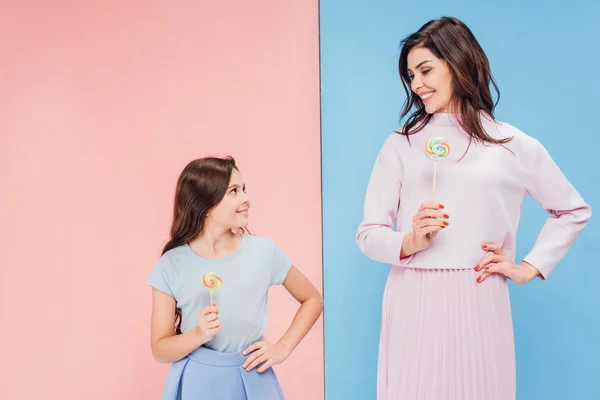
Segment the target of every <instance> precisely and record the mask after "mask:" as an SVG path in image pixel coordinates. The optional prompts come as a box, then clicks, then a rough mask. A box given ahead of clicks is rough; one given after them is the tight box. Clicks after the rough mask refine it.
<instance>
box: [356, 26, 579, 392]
mask: <svg viewBox="0 0 600 400" xmlns="http://www.w3.org/2000/svg"><path fill="white" fill-rule="evenodd" d="M399 69H400V76H401V78H402V82H403V84H404V87H405V89H406V91H407V98H408V99H407V103H406V107H405V109H404V112H403V117H404V116H405V115H407V114H408V113H409V112H410V111H411V110H412V113H411V115H410V116H409V118H408V121H407V122H406V124H405V125H404V126H403V127H402V129H401V130H400V131H399V132H397V133H393V134H392V135H390V136H389V137H388V139H387V140H386V141H385V143H384V144H383V147H382V148H381V150H380V152H379V154H378V156H377V160H376V161H375V166H374V168H373V171H372V175H371V179H370V182H369V185H368V188H367V193H366V196H365V205H364V217H363V221H362V223H361V224H360V226H359V228H358V231H357V242H358V245H359V246H360V248H361V250H362V251H363V253H364V254H366V255H367V256H368V257H370V258H372V259H374V260H376V261H380V262H384V263H389V264H392V268H391V270H390V274H389V277H388V280H387V283H386V287H385V292H384V298H383V318H382V327H381V340H380V348H379V371H378V382H377V392H378V395H377V398H378V399H380V400H397V399H435V400H482V399H485V400H509V399H514V398H515V395H516V394H515V392H516V388H515V386H516V385H515V384H516V381H515V378H516V374H515V354H514V339H513V327H512V316H511V309H510V300H509V296H508V285H507V279H511V280H513V281H514V282H516V283H519V284H525V283H527V282H529V281H531V280H532V279H534V278H535V277H539V278H540V279H546V278H547V277H548V276H549V275H550V273H551V272H552V270H553V269H554V268H555V267H556V265H557V264H558V263H559V261H560V260H561V259H562V258H563V257H564V255H565V254H566V252H567V251H568V250H569V248H570V247H571V245H572V244H573V242H574V241H575V239H576V238H577V236H578V235H579V233H580V232H581V230H582V229H583V228H584V227H585V225H586V223H587V222H588V220H589V218H590V216H591V208H590V206H589V205H588V204H586V202H585V201H584V200H583V199H582V198H581V196H580V195H579V193H577V191H576V190H575V188H574V187H573V186H572V185H571V183H570V182H569V181H568V180H567V179H566V178H565V176H564V175H563V173H562V172H561V170H560V169H559V168H558V166H557V165H556V164H555V163H554V161H553V160H552V158H551V157H550V155H549V154H548V152H547V151H546V149H545V148H544V147H543V146H542V144H541V143H540V142H539V141H537V140H536V139H534V138H533V137H531V136H528V135H527V134H525V133H523V132H521V131H520V130H518V129H517V128H515V127H513V126H511V125H509V124H507V123H500V122H498V121H496V120H495V119H494V117H493V110H494V103H493V101H492V96H491V93H490V87H489V85H490V84H493V85H494V86H495V83H494V81H493V79H492V76H491V73H490V67H489V64H488V59H487V57H486V55H485V53H484V52H483V50H482V48H481V47H480V45H479V43H478V42H477V40H476V39H475V37H474V36H473V34H472V33H471V31H470V30H469V28H468V27H467V26H466V25H465V24H464V23H462V22H461V21H460V20H458V19H456V18H441V19H439V20H436V21H430V22H429V23H427V24H425V25H424V26H423V27H422V28H421V29H420V30H419V31H418V32H415V33H414V34H412V35H410V36H409V37H408V38H407V39H406V40H405V41H404V43H403V47H402V50H401V52H400V60H399ZM436 137H442V138H444V139H443V141H445V142H446V143H447V144H449V145H450V148H451V151H450V153H447V154H445V155H446V157H445V158H443V159H441V160H440V161H439V162H438V164H439V165H438V166H437V185H436V189H435V199H436V201H432V197H433V193H432V183H433V175H434V164H433V161H432V160H430V159H429V158H428V157H427V156H426V154H425V146H426V143H428V141H429V139H430V138H436ZM444 147H445V145H444V144H441V146H439V147H438V148H434V149H433V150H434V151H436V152H437V151H439V152H440V155H444V152H445V148H444ZM526 194H529V195H531V196H532V197H534V198H535V200H537V202H538V203H539V204H540V205H541V206H542V207H543V208H544V209H545V210H546V211H547V212H548V213H549V214H550V216H551V217H550V218H549V219H548V221H547V222H546V224H545V226H544V228H543V229H542V231H541V233H540V235H539V238H538V240H537V242H536V243H535V245H534V247H533V249H532V250H531V251H530V252H529V253H528V255H527V256H526V257H525V259H524V260H522V262H521V263H515V262H514V258H515V250H516V232H517V226H518V222H519V216H520V212H521V204H522V202H523V198H524V196H525V195H526ZM394 224H395V225H396V229H395V230H394V229H393V228H392V227H393V225H394Z"/></svg>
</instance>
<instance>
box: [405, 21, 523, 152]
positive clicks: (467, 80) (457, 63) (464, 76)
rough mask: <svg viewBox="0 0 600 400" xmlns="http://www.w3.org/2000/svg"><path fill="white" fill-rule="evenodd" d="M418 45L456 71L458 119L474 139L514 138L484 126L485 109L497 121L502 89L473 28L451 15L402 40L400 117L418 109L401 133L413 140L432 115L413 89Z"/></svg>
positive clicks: (454, 103)
mask: <svg viewBox="0 0 600 400" xmlns="http://www.w3.org/2000/svg"><path fill="white" fill-rule="evenodd" d="M415 47H424V48H427V49H429V50H430V51H431V52H432V53H433V54H434V55H435V56H436V57H437V58H439V59H441V60H443V61H444V62H446V65H447V66H448V68H449V69H450V73H451V74H452V84H453V94H452V99H451V101H450V102H451V105H452V106H453V107H454V108H455V111H457V112H458V113H459V115H458V118H457V119H458V122H459V124H460V126H461V127H462V128H463V129H464V130H465V132H467V134H469V136H471V140H473V139H475V140H477V141H480V142H487V143H494V144H500V145H502V144H504V143H507V142H509V141H510V140H511V139H512V138H510V137H509V138H503V139H495V138H493V137H491V136H490V135H488V134H487V133H486V131H485V129H484V128H483V124H482V122H481V114H482V113H483V114H485V117H486V118H488V119H490V120H492V121H494V122H496V120H495V118H494V109H495V107H496V105H497V103H498V101H499V100H500V90H499V89H498V85H496V81H495V80H494V77H493V76H492V73H491V71H490V64H489V61H488V58H487V56H486V55H485V52H484V51H483V49H482V48H481V46H480V45H479V42H478V41H477V39H476V38H475V36H474V35H473V33H472V32H471V30H470V29H469V28H468V27H467V25H465V24H464V23H463V22H462V21H460V20H459V19H457V18H451V17H442V18H440V19H437V20H431V21H429V22H427V23H426V24H425V25H423V26H422V27H421V28H420V29H419V30H418V31H417V32H415V33H413V34H411V35H409V36H407V37H406V38H405V39H404V40H403V41H402V49H401V51H400V57H399V59H398V70H399V73H400V78H401V79H402V86H403V87H404V91H405V92H406V101H405V103H404V107H403V110H402V115H401V117H400V118H401V119H403V118H404V117H405V116H407V115H408V114H409V113H410V112H411V110H413V109H414V111H413V112H412V114H410V116H409V117H408V119H407V121H406V123H405V124H404V126H403V127H402V129H401V130H400V131H399V132H397V133H399V134H401V135H405V136H406V138H407V139H408V140H409V141H410V137H409V136H410V135H412V134H415V133H417V132H419V131H420V130H421V129H423V128H424V127H425V125H427V123H428V122H429V120H430V119H431V117H432V115H431V114H427V112H426V111H425V105H424V104H423V101H422V100H421V98H420V97H419V96H417V95H416V94H415V93H414V92H413V91H412V90H411V79H410V76H409V73H408V62H407V59H408V53H409V52H410V51H411V50H412V49H413V48H415ZM490 84H491V85H492V86H493V87H494V89H495V91H496V93H497V96H498V97H497V100H496V102H494V101H493V99H492V94H491V91H490ZM470 143H471V142H469V145H470ZM467 149H468V148H467Z"/></svg>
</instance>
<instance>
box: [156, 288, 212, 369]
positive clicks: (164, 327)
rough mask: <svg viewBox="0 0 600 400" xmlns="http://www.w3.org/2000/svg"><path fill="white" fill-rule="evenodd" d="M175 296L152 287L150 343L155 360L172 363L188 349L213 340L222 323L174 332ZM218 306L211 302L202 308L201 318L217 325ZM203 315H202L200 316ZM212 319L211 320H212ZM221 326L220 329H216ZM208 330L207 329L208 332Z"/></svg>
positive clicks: (183, 355)
mask: <svg viewBox="0 0 600 400" xmlns="http://www.w3.org/2000/svg"><path fill="white" fill-rule="evenodd" d="M175 307H176V303H175V299H174V298H173V297H172V296H169V295H168V294H166V293H163V292H161V291H160V290H158V289H156V288H152V326H151V334H150V343H151V347H152V355H153V356H154V358H155V359H156V361H158V362H161V363H172V362H175V361H179V360H181V359H182V358H183V357H185V356H187V355H188V354H189V353H191V352H192V351H194V350H195V349H197V348H198V347H200V346H202V345H203V344H204V343H206V342H208V341H209V340H212V337H210V334H213V333H214V334H213V335H212V336H213V337H214V335H216V333H217V332H218V330H220V327H217V328H209V329H208V330H207V329H202V327H200V326H196V327H195V328H194V329H192V330H190V331H188V332H185V333H182V334H180V335H176V334H175V329H174V327H175ZM217 313H218V310H217V309H216V307H214V306H209V307H207V308H205V309H204V310H203V311H201V312H200V314H201V316H200V317H201V318H202V320H203V321H204V320H205V321H206V325H207V326H208V324H211V326H215V325H218V322H219V320H218V317H217ZM199 319H200V318H199ZM209 320H210V321H209ZM217 329H218V330H217ZM205 331H207V332H205Z"/></svg>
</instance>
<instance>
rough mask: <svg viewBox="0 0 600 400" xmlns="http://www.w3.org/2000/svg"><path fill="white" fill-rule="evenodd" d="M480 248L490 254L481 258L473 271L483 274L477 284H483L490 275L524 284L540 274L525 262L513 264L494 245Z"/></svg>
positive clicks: (487, 244) (485, 245) (490, 244)
mask: <svg viewBox="0 0 600 400" xmlns="http://www.w3.org/2000/svg"><path fill="white" fill-rule="evenodd" d="M481 248H482V249H483V250H487V251H489V252H490V253H491V254H488V255H486V256H485V257H483V258H482V259H481V260H479V262H478V263H477V265H476V266H475V271H481V270H483V273H482V274H481V275H479V277H478V278H477V282H483V281H484V280H485V279H486V278H487V277H488V276H490V275H491V274H500V275H504V276H505V277H507V278H508V279H511V280H512V281H513V282H515V283H518V284H525V283H527V282H530V281H531V280H533V278H535V277H536V276H537V275H538V274H539V273H540V272H539V271H538V270H537V268H535V267H534V266H533V265H531V264H528V263H526V262H523V263H522V264H515V263H514V262H512V261H511V260H510V259H509V258H508V257H506V256H505V255H504V254H503V253H502V250H500V247H499V246H497V245H496V244H495V243H484V244H483V245H481Z"/></svg>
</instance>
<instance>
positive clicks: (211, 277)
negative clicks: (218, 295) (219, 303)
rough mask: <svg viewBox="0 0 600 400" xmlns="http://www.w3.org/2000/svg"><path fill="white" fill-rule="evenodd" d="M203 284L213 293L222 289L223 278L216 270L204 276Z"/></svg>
mask: <svg viewBox="0 0 600 400" xmlns="http://www.w3.org/2000/svg"><path fill="white" fill-rule="evenodd" d="M202 284H203V285H204V287H205V288H206V289H208V291H209V292H210V293H211V295H212V293H213V292H216V291H218V290H220V289H221V285H222V284H223V279H221V277H220V276H219V275H217V274H215V273H214V272H209V273H207V274H205V275H204V276H203V277H202Z"/></svg>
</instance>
